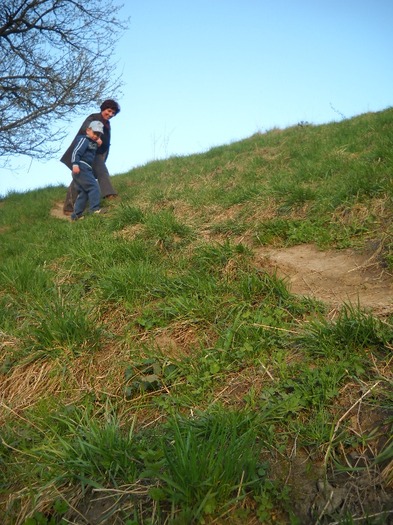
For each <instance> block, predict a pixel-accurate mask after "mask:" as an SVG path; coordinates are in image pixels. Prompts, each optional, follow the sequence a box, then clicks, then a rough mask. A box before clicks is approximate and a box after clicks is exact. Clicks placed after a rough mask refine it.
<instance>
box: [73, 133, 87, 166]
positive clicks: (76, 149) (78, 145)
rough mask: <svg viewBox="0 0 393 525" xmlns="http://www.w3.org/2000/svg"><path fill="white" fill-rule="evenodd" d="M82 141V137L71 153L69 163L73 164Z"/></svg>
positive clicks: (83, 138)
mask: <svg viewBox="0 0 393 525" xmlns="http://www.w3.org/2000/svg"><path fill="white" fill-rule="evenodd" d="M84 141H85V137H82V138H81V139H80V141H79V142H78V144H77V145H76V146H75V148H74V151H73V152H72V156H71V163H72V164H74V162H75V157H76V154H77V153H78V150H79V149H80V148H81V146H82V144H83V142H84Z"/></svg>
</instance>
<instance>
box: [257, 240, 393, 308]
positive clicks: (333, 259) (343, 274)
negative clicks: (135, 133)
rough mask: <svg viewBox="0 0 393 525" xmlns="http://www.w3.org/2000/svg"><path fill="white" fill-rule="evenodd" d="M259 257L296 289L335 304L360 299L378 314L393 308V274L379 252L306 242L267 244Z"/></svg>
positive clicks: (359, 300) (296, 291) (301, 293)
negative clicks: (380, 261)
mask: <svg viewBox="0 0 393 525" xmlns="http://www.w3.org/2000/svg"><path fill="white" fill-rule="evenodd" d="M256 259H257V264H258V265H260V266H261V267H266V265H268V266H269V267H270V268H271V269H273V270H275V271H276V273H277V275H278V276H279V277H284V278H286V279H287V282H288V283H289V288H290V291H291V292H292V293H295V294H298V295H304V296H308V297H313V298H315V299H319V300H321V301H323V302H325V303H327V304H329V305H331V306H333V307H339V306H340V305H342V304H343V303H344V302H346V303H352V304H353V305H357V304H358V303H359V305H360V306H361V307H362V308H364V309H370V310H372V311H373V312H374V313H375V314H376V315H387V314H389V313H392V312H393V276H392V275H391V274H389V273H388V272H387V271H386V270H384V269H383V268H382V267H381V266H380V264H378V261H377V257H376V254H373V255H370V254H366V255H364V254H360V253H356V252H354V251H353V250H339V251H338V250H328V251H321V250H318V248H317V247H316V246H314V245H310V244H302V245H299V246H292V247H291V248H285V249H272V248H266V247H264V248H261V249H259V250H258V251H257V253H256Z"/></svg>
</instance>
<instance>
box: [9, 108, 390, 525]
mask: <svg viewBox="0 0 393 525" xmlns="http://www.w3.org/2000/svg"><path fill="white" fill-rule="evenodd" d="M392 116H393V110H391V109H387V110H386V111H383V112H380V113H373V114H365V115H361V116H359V117H356V118H353V119H351V120H345V121H342V122H339V123H331V124H327V125H323V126H312V125H310V124H307V123H301V124H299V125H298V126H295V127H292V128H288V129H285V130H277V129H274V130H271V131H269V132H267V133H265V134H256V135H254V136H252V137H250V138H249V139H246V140H243V141H240V142H236V143H233V144H230V145H226V146H221V147H218V148H213V149H212V150H210V151H208V152H206V153H202V154H200V155H192V156H188V157H181V158H176V157H175V158H170V159H167V160H165V161H157V162H152V163H149V164H147V165H146V166H142V167H140V168H137V169H134V170H132V171H130V172H129V173H126V174H122V175H118V176H116V177H114V178H113V180H114V184H115V185H116V188H117V189H118V191H119V193H120V195H121V199H120V200H119V202H115V203H112V204H111V205H110V209H109V213H108V214H106V215H104V216H102V217H89V216H88V217H86V219H85V220H84V221H80V222H78V223H71V222H69V221H68V220H64V218H63V217H61V215H59V214H58V213H57V211H56V210H58V207H59V203H60V202H61V199H62V197H63V194H64V191H65V190H64V188H58V187H57V188H47V189H45V190H39V191H35V192H30V193H27V194H23V195H18V194H11V195H9V196H7V198H6V199H4V200H3V201H2V202H1V203H0V250H1V251H0V363H1V365H0V366H1V368H0V392H1V394H0V396H1V397H0V423H1V425H2V437H1V442H0V470H1V474H2V479H3V481H2V482H1V484H0V487H1V490H0V509H2V512H3V515H4V520H3V521H4V523H5V524H8V523H9V524H11V523H12V524H25V525H27V524H34V523H40V524H44V525H45V524H49V523H75V524H78V525H79V524H90V525H94V524H99V523H110V524H128V525H130V524H134V523H135V524H137V523H138V524H145V523H146V524H147V523H154V524H157V525H159V524H164V523H173V524H175V523H185V524H191V523H223V524H224V523H228V524H229V523H231V524H236V523H239V524H240V523H242V524H244V523H249V524H252V523H293V524H294V523H301V524H308V523H310V524H311V523H312V524H317V523H318V524H321V525H322V524H328V523H330V524H333V523H337V524H339V523H342V524H351V523H358V522H361V523H370V524H371V523H372V524H377V523H381V524H382V523H389V520H390V522H391V521H392V518H393V440H392V432H391V430H392V423H393V418H392V415H393V411H392V400H393V396H392V372H391V359H392V348H393V346H392V344H393V323H392V320H393V318H392V312H393V308H392V305H393V296H392V291H393V279H392V272H393V269H392V268H393V259H392V253H393V252H392V216H393V202H392V177H391V174H392V172H393V170H392V168H393V148H392V144H393V121H392Z"/></svg>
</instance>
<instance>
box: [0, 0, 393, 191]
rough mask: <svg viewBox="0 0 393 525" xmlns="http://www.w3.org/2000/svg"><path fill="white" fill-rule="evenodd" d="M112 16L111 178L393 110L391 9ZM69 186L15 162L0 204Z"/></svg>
mask: <svg viewBox="0 0 393 525" xmlns="http://www.w3.org/2000/svg"><path fill="white" fill-rule="evenodd" d="M121 16H122V17H124V18H126V17H130V25H129V29H128V30H127V31H126V33H125V34H124V35H123V36H122V38H121V40H120V42H119V43H118V46H117V49H116V56H115V57H114V60H115V61H116V62H118V68H119V72H121V73H122V76H123V81H124V86H123V88H122V93H121V94H116V93H114V94H113V97H114V98H117V99H118V100H119V102H120V105H121V107H122V111H121V113H120V114H119V115H118V116H116V117H115V118H114V119H113V120H112V146H111V152H110V155H109V159H108V162H107V165H108V168H109V171H110V173H111V174H112V175H116V174H119V173H124V172H126V171H128V170H130V169H131V168H133V167H135V166H140V165H143V164H145V163H147V162H149V161H151V160H155V159H162V158H167V157H169V156H172V155H188V154H191V153H200V152H204V151H207V150H208V149H210V148H211V147H213V146H218V145H222V144H228V143H231V142H233V141H236V140H241V139H243V138H246V137H249V136H251V135H252V134H254V133H256V132H265V131H268V130H269V129H272V128H275V127H278V128H285V127H288V126H291V125H295V124H297V123H298V122H301V121H307V122H310V123H313V124H323V123H327V122H331V121H338V120H341V119H342V118H343V117H345V118H350V117H353V116H355V115H359V114H361V113H365V112H368V111H380V110H383V109H386V108H388V107H391V106H393V91H392V86H393V67H392V52H393V31H392V23H393V2H392V1H391V0H194V1H193V2H191V1H186V0H168V1H167V2H163V1H162V0H129V1H127V2H126V5H125V6H124V7H123V9H122V11H121ZM96 110H97V107H95V106H92V108H91V112H95V111H96ZM82 120H83V119H81V118H80V117H76V118H75V120H74V121H73V122H72V123H71V125H70V126H69V135H68V137H67V138H66V139H65V140H64V142H63V146H64V147H63V148H62V149H65V148H66V147H67V146H68V144H69V142H70V141H71V140H72V138H73V136H74V135H75V132H76V131H77V130H78V128H79V126H80V124H81V122H82ZM59 156H60V155H59ZM69 181H70V173H69V171H68V170H67V168H66V167H65V166H64V165H63V164H61V163H60V162H59V161H58V160H57V159H53V160H51V161H47V162H40V161H39V160H37V159H30V158H24V157H20V158H17V159H15V162H14V164H13V170H12V171H11V170H5V169H3V170H1V173H0V195H6V194H7V192H9V191H11V190H15V191H26V190H29V189H35V188H41V187H45V186H48V185H58V184H65V185H68V183H69ZM114 183H115V181H114Z"/></svg>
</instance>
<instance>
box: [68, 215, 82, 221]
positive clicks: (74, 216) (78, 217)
mask: <svg viewBox="0 0 393 525" xmlns="http://www.w3.org/2000/svg"><path fill="white" fill-rule="evenodd" d="M84 218H85V217H84V215H82V214H81V215H77V214H76V213H71V220H72V221H80V220H82V219H84Z"/></svg>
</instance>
